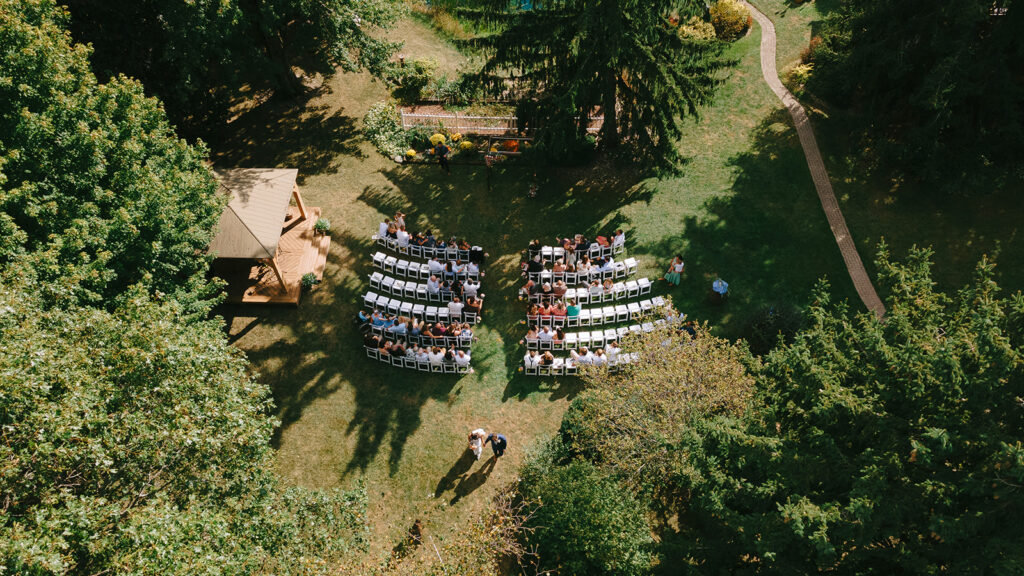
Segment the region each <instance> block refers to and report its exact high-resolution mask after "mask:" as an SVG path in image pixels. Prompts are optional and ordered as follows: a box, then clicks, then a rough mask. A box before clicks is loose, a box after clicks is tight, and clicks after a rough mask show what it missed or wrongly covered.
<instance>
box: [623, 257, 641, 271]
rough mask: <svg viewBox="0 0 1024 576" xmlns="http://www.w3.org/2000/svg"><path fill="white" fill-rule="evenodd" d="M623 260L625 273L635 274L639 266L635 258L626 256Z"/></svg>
mask: <svg viewBox="0 0 1024 576" xmlns="http://www.w3.org/2000/svg"><path fill="white" fill-rule="evenodd" d="M623 262H624V263H625V265H626V274H636V271H637V269H638V268H639V265H638V264H637V262H636V258H626V259H625V260H624V261H623Z"/></svg>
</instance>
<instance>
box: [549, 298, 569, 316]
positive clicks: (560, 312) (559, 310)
mask: <svg viewBox="0 0 1024 576" xmlns="http://www.w3.org/2000/svg"><path fill="white" fill-rule="evenodd" d="M568 315H569V310H568V308H566V307H565V303H564V302H562V301H561V300H559V301H558V302H556V303H555V304H554V305H552V306H551V317H552V318H564V317H566V316H568Z"/></svg>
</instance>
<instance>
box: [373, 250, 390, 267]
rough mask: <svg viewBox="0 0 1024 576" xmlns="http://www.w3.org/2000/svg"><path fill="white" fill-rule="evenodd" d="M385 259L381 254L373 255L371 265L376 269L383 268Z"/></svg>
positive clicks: (384, 255)
mask: <svg viewBox="0 0 1024 576" xmlns="http://www.w3.org/2000/svg"><path fill="white" fill-rule="evenodd" d="M386 259H387V255H386V254H384V253H383V252H377V253H376V254H374V255H373V265H374V266H376V267H377V268H384V260H386Z"/></svg>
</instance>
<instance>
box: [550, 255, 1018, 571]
mask: <svg viewBox="0 0 1024 576" xmlns="http://www.w3.org/2000/svg"><path fill="white" fill-rule="evenodd" d="M929 258H930V252H928V251H926V250H913V251H912V252H911V253H910V255H909V257H908V258H907V260H906V261H905V262H903V263H899V262H893V261H892V260H891V259H890V257H889V255H888V254H887V253H886V252H885V251H884V249H883V251H881V252H880V256H879V259H878V269H879V271H880V273H879V280H880V285H881V286H882V291H883V293H885V292H887V293H888V294H889V296H888V298H887V306H886V307H887V310H888V312H887V314H886V317H885V318H884V319H883V320H879V319H877V318H876V317H875V316H874V315H872V314H870V313H866V312H865V313H858V314H853V313H851V312H850V310H849V309H848V307H847V306H846V304H845V303H837V302H833V301H832V300H831V298H830V297H829V294H828V289H827V286H825V285H822V286H821V287H819V289H818V290H817V291H816V292H815V294H814V302H813V303H812V304H811V306H810V307H809V308H808V312H807V318H808V326H807V327H806V328H805V329H804V330H802V331H800V332H798V333H797V335H796V336H795V337H794V339H793V340H792V342H790V343H788V344H782V345H780V346H779V347H777V348H776V349H775V350H773V351H772V352H770V353H769V354H768V355H766V356H765V357H764V358H763V360H762V359H757V358H753V357H751V356H748V355H745V354H742V353H740V352H738V351H731V349H730V347H729V345H727V344H725V343H715V342H714V340H713V339H710V336H709V335H707V334H706V333H703V332H700V331H698V336H697V339H696V340H695V341H694V345H692V346H691V348H690V349H691V350H692V352H690V353H688V354H687V355H686V357H685V358H682V359H679V358H677V357H675V356H672V355H669V356H668V357H666V358H664V359H662V360H659V361H656V362H643V363H641V364H645V366H644V367H642V368H640V369H633V368H630V369H627V370H626V371H625V372H624V374H623V375H621V376H614V375H607V374H603V373H600V372H594V373H590V374H589V375H588V376H587V381H588V386H589V388H588V390H587V391H585V392H584V393H583V394H582V395H581V396H580V397H579V398H578V399H576V400H575V401H574V402H573V405H572V407H571V408H570V410H569V412H568V413H567V414H566V417H565V419H564V421H563V424H562V430H561V434H560V437H561V439H562V441H563V442H564V443H565V445H566V450H567V451H568V454H570V455H571V456H574V457H582V458H586V459H587V460H588V461H591V462H594V463H595V464H596V465H598V466H599V467H600V468H602V469H603V470H605V471H607V472H609V473H611V474H612V475H613V476H614V477H616V478H618V479H619V482H620V485H621V486H622V487H623V488H626V489H628V490H629V491H630V492H631V493H633V494H637V495H639V496H640V497H642V498H644V499H645V501H646V502H647V504H648V505H649V506H650V507H651V509H652V511H654V512H656V513H657V514H656V515H657V517H661V518H674V519H675V521H674V522H662V523H659V524H657V525H655V530H656V531H657V532H658V533H659V535H660V537H661V540H662V542H664V543H665V544H664V545H663V546H662V548H661V550H660V559H661V561H662V562H670V563H672V564H673V565H677V564H681V565H684V566H688V567H690V570H691V571H692V573H700V574H705V573H737V572H747V571H749V572H758V573H766V574H794V573H799V574H809V573H821V572H828V573H834V574H866V573H886V574H894V573H912V574H933V573H937V572H943V571H946V572H950V573H958V574H1006V575H1009V574H1016V573H1020V572H1021V570H1022V569H1024V555H1022V554H1021V553H1020V549H1021V544H1022V543H1024V530H1022V529H1021V528H1019V525H1018V524H1017V523H1016V522H1015V520H1014V519H1015V518H1017V517H1018V516H1019V515H1020V514H1021V512H1022V508H1024V494H1022V493H1021V486H1022V484H1024V444H1022V441H1021V437H1022V433H1024V412H1022V410H1021V407H1020V403H1021V398H1024V356H1022V345H1024V296H1022V295H1021V294H1020V293H1017V294H1014V295H1012V296H1009V297H1006V296H1003V295H1001V294H1000V292H999V288H998V286H997V285H996V283H995V282H994V281H993V273H994V269H993V266H992V264H991V263H989V262H987V261H982V262H981V263H980V264H979V265H978V268H977V274H976V279H975V281H974V282H973V283H972V284H971V285H969V286H966V287H964V288H963V289H962V290H960V291H959V292H957V293H956V294H955V295H953V296H948V295H945V294H943V293H941V292H938V291H936V290H935V286H934V283H933V282H932V280H931V277H930V263H929ZM640 338H644V339H646V340H649V341H647V342H645V343H640V344H637V343H632V344H631V345H632V346H640V349H641V350H649V349H653V348H652V347H654V346H660V347H662V348H663V349H664V348H665V347H666V346H668V347H672V346H676V345H675V344H673V343H672V340H671V338H669V339H666V336H665V334H658V333H655V334H653V335H650V336H646V337H645V336H641V337H640ZM709 339H710V341H709ZM702 341H703V342H706V343H704V344H701V343H702ZM702 350H703V351H702ZM688 364H692V365H693V367H692V368H689V369H686V368H685V367H686V365H688ZM631 366H632V365H631ZM669 368H671V369H669ZM712 368H714V369H713V370H712ZM673 374H674V375H675V377H674V378H673V377H672V375H673ZM701 374H707V375H714V377H713V378H711V379H709V380H707V381H708V382H714V383H717V385H718V390H720V391H718V392H715V390H716V388H715V387H712V388H711V389H710V391H711V393H710V394H709V393H707V392H705V393H703V394H697V393H698V392H700V387H699V386H697V387H695V386H694V385H693V382H694V377H693V376H694V375H701ZM697 381H698V382H699V381H700V380H699V379H698V380H697ZM728 382H732V383H731V384H727V383H728ZM673 388H677V390H675V391H673ZM730 390H731V391H733V392H731V393H729V394H727V395H726V396H725V398H734V399H735V401H730V402H721V401H711V400H714V399H715V398H718V397H720V396H721V393H722V391H730ZM737 391H746V392H744V393H742V394H736V392H737ZM687 396H693V398H687Z"/></svg>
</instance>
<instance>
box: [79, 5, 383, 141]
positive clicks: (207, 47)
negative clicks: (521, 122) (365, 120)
mask: <svg viewBox="0 0 1024 576" xmlns="http://www.w3.org/2000/svg"><path fill="white" fill-rule="evenodd" d="M68 6H69V9H70V12H71V24H72V32H73V36H74V38H75V40H76V41H79V42H89V43H91V44H92V45H93V46H94V48H95V54H94V57H93V67H94V69H95V71H96V72H97V74H98V75H99V76H100V77H101V78H107V77H116V76H117V75H119V74H125V75H127V76H130V77H133V78H136V79H138V80H140V81H141V82H142V83H143V85H145V87H146V90H147V91H148V92H149V93H150V94H151V95H156V96H158V97H159V98H160V99H161V100H162V101H163V102H164V103H165V105H166V106H167V110H168V113H169V115H170V116H171V119H172V120H173V121H174V122H175V123H178V124H185V125H186V126H188V127H191V128H195V127H199V126H202V123H203V122H204V121H209V120H211V119H212V120H222V119H223V118H224V117H225V116H224V115H225V114H226V113H227V112H228V108H229V106H230V105H231V103H232V102H234V100H235V99H237V98H238V97H239V96H240V95H241V94H242V93H243V90H245V91H248V92H247V93H249V94H251V93H253V92H254V91H257V90H264V89H269V90H273V91H277V92H279V93H284V94H286V95H294V94H296V93H298V92H299V91H300V90H301V89H302V81H301V78H300V77H299V76H297V75H296V73H295V69H296V68H299V69H301V70H302V71H303V72H305V73H306V74H310V75H314V74H323V75H325V76H331V75H332V74H334V72H335V70H336V69H341V70H343V71H347V72H350V71H355V70H361V69H367V70H369V71H370V72H372V73H374V74H377V75H381V74H383V72H384V70H385V69H386V67H387V65H388V59H389V58H390V56H391V54H392V52H393V51H394V49H395V48H396V47H397V45H396V44H393V43H391V42H388V41H386V40H382V39H380V38H378V37H377V36H375V35H373V32H374V31H375V30H376V29H377V28H381V27H387V26H390V25H391V24H392V23H393V22H394V20H395V18H396V16H397V14H398V13H400V10H401V6H400V5H399V4H397V3H396V2H394V0H359V1H357V0H326V1H315V0H302V1H298V2H296V1H290V0H289V1H286V0H227V1H222V0H199V1H183V0H171V1H167V0H140V1H138V2H130V3H125V2H119V1H117V0H69V1H68Z"/></svg>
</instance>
